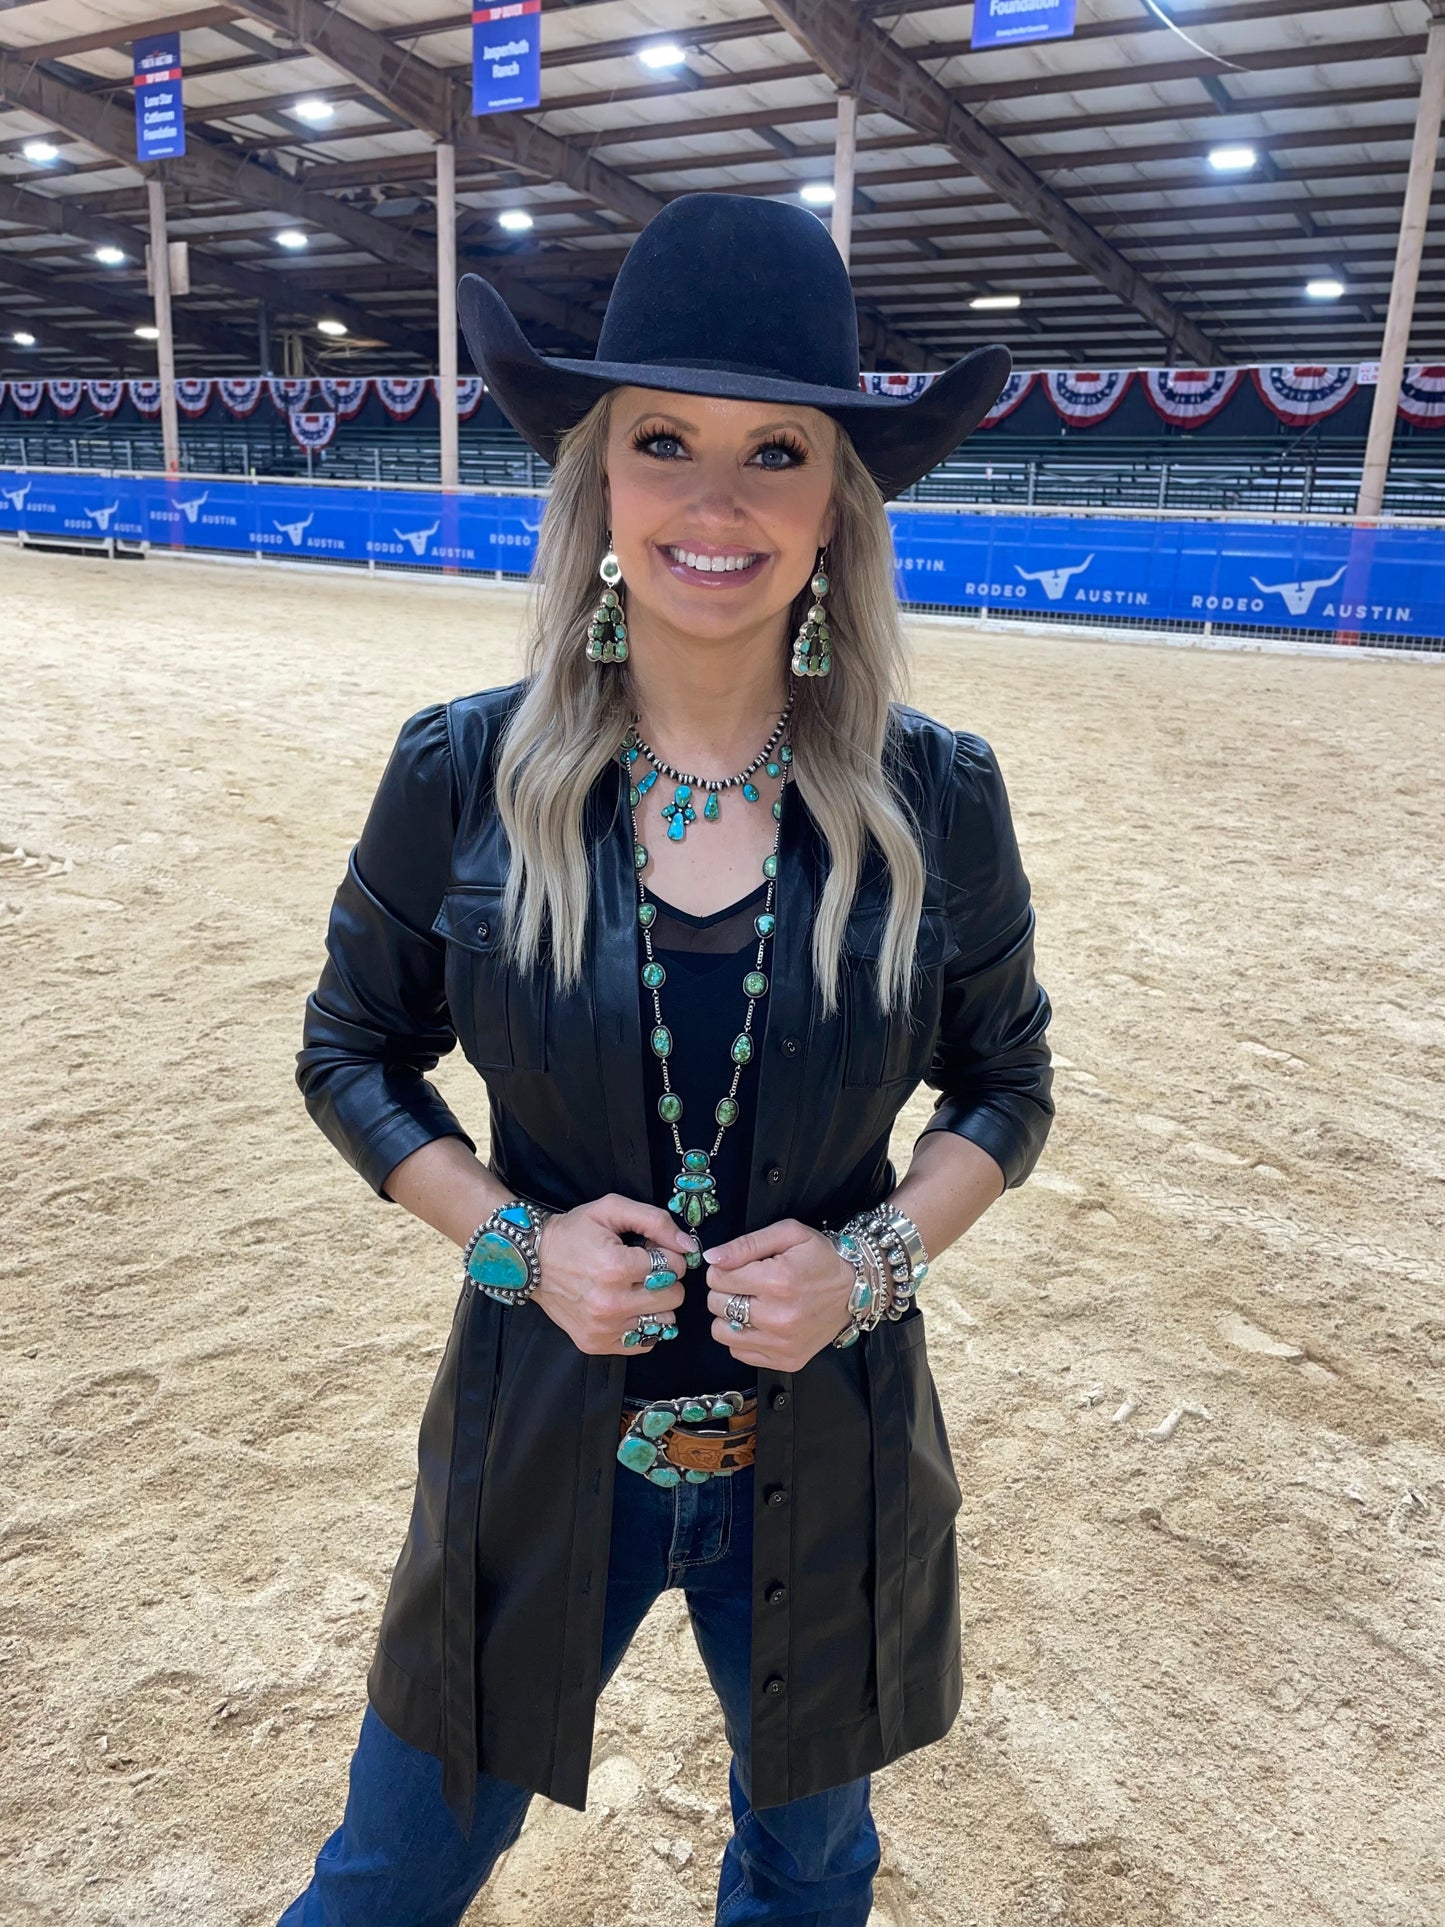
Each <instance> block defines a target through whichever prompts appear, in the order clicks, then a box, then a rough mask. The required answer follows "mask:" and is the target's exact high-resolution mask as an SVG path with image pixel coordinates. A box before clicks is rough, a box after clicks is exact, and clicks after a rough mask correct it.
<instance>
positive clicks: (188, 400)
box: [176, 375, 215, 421]
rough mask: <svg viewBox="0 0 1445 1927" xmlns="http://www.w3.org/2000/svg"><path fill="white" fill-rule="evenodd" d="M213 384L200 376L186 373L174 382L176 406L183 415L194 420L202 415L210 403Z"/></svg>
mask: <svg viewBox="0 0 1445 1927" xmlns="http://www.w3.org/2000/svg"><path fill="white" fill-rule="evenodd" d="M214 387H215V384H214V383H213V382H210V381H206V380H204V379H202V378H201V377H200V376H196V375H187V376H185V377H184V379H182V380H180V381H178V382H177V383H176V406H177V408H179V409H180V411H181V413H182V414H183V415H189V416H190V417H191V419H192V420H193V421H194V420H195V419H196V418H197V417H199V416H201V415H204V414H205V412H206V410H207V409H208V408H209V407H210V405H211V394H212V391H213V389H214Z"/></svg>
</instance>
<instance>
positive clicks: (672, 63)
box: [637, 40, 687, 73]
mask: <svg viewBox="0 0 1445 1927" xmlns="http://www.w3.org/2000/svg"><path fill="white" fill-rule="evenodd" d="M637 58H638V59H639V60H640V61H641V62H642V64H643V66H644V67H651V68H652V69H653V71H654V72H655V73H656V72H665V71H666V70H667V69H668V68H669V67H680V66H681V65H682V63H683V61H685V60H686V59H687V49H686V48H685V47H679V46H678V44H677V42H676V41H675V40H659V41H655V42H654V43H653V45H652V46H650V47H639V48H638V50H637Z"/></svg>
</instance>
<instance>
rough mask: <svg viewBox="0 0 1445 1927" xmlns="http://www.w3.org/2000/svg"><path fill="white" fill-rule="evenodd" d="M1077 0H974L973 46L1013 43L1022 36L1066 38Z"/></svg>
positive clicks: (1010, 45) (970, 43)
mask: <svg viewBox="0 0 1445 1927" xmlns="http://www.w3.org/2000/svg"><path fill="white" fill-rule="evenodd" d="M1075 5H1076V0H974V8H973V35H972V38H971V39H970V41H969V45H970V46H972V47H1012V46H1015V45H1017V43H1018V42H1019V41H1021V40H1069V39H1071V38H1072V37H1073V32H1074V11H1075Z"/></svg>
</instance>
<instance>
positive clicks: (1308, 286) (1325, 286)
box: [1305, 275, 1345, 301]
mask: <svg viewBox="0 0 1445 1927" xmlns="http://www.w3.org/2000/svg"><path fill="white" fill-rule="evenodd" d="M1344 291H1345V284H1344V282H1343V281H1336V280H1335V278H1334V276H1333V275H1324V276H1322V277H1321V279H1320V280H1318V281H1306V282H1305V293H1306V294H1307V295H1308V296H1309V298H1310V300H1311V301H1338V300H1339V298H1340V296H1341V295H1342V294H1343V293H1344Z"/></svg>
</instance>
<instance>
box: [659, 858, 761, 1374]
mask: <svg viewBox="0 0 1445 1927" xmlns="http://www.w3.org/2000/svg"><path fill="white" fill-rule="evenodd" d="M767 887H768V886H767V884H766V883H765V882H764V883H760V884H759V885H758V887H757V889H756V890H753V891H751V892H750V893H749V894H748V895H747V896H746V897H742V898H740V899H739V901H738V902H736V903H732V904H729V905H727V906H726V908H724V909H722V910H715V911H713V913H712V914H711V915H710V916H706V917H695V916H692V915H690V914H689V913H688V912H687V911H686V910H677V909H674V908H673V907H672V905H671V904H667V903H664V902H663V901H662V900H661V898H660V897H657V896H654V895H653V893H652V891H650V890H649V891H648V893H647V894H648V896H649V898H650V899H651V901H652V902H654V903H655V904H656V905H657V918H656V921H655V922H654V924H653V926H652V949H653V954H654V956H655V957H656V958H657V961H658V962H659V963H660V964H661V965H662V966H663V968H664V969H665V970H666V972H667V981H666V982H665V983H664V984H663V985H662V988H661V990H660V991H659V993H658V995H659V998H660V999H661V1003H662V1021H663V1022H664V1023H665V1024H666V1025H667V1027H668V1029H669V1030H670V1031H671V1032H672V1037H673V1047H672V1055H671V1057H670V1058H669V1060H668V1068H669V1072H670V1074H671V1078H672V1088H673V1090H674V1091H675V1092H676V1093H677V1095H678V1096H679V1097H680V1098H681V1099H682V1117H681V1118H680V1119H679V1121H678V1126H677V1128H678V1134H679V1135H680V1137H681V1138H682V1142H683V1148H684V1149H685V1150H689V1151H690V1150H692V1149H694V1147H696V1148H699V1149H701V1150H704V1151H707V1150H710V1149H711V1148H712V1141H713V1139H714V1138H715V1137H716V1136H717V1119H716V1118H715V1117H714V1116H713V1110H714V1107H715V1106H716V1104H717V1101H718V1099H719V1098H720V1097H725V1096H726V1095H727V1089H728V1085H729V1083H730V1082H731V1079H732V1073H733V1061H732V1057H731V1056H730V1054H729V1053H730V1051H731V1048H732V1041H733V1039H734V1038H735V1037H736V1036H737V1034H738V1032H739V1031H740V1030H741V1029H742V1027H743V1019H744V1017H745V1016H746V1015H747V1008H748V998H747V992H746V991H745V990H744V989H743V978H744V976H745V975H746V974H747V972H748V971H749V970H751V969H752V968H753V963H754V960H755V959H756V957H757V947H758V935H757V932H756V930H754V928H753V918H754V917H755V916H756V915H757V914H758V912H759V911H760V910H761V909H762V907H763V902H764V899H765V897H766V894H767ZM637 954H638V970H639V980H638V981H639V991H640V995H641V1008H642V1035H643V1038H644V1040H646V1039H647V1038H648V1037H649V1036H650V1035H651V1033H652V1026H653V1010H652V992H651V991H650V990H648V989H647V988H646V987H645V986H644V985H642V983H641V975H640V973H641V966H642V956H643V950H642V943H641V938H640V936H639V940H638V945H637ZM771 962H772V947H771V945H769V948H768V951H767V953H766V954H765V956H764V958H763V969H764V971H767V969H768V968H769V966H770V964H771ZM767 1010H768V998H767V996H766V994H765V995H763V996H762V997H760V998H759V999H758V1004H757V1008H756V1010H754V1012H753V1060H752V1062H751V1063H750V1064H744V1066H743V1071H742V1076H741V1078H740V1079H739V1080H738V1099H737V1101H738V1119H737V1122H736V1123H735V1124H730V1125H729V1126H728V1128H727V1130H726V1131H724V1133H723V1141H722V1146H721V1148H720V1149H719V1151H718V1154H717V1157H716V1158H715V1159H714V1161H713V1165H712V1170H713V1175H714V1176H715V1177H716V1179H717V1198H718V1203H719V1204H720V1206H721V1207H722V1208H721V1209H720V1210H719V1211H718V1212H717V1213H716V1214H715V1216H713V1217H711V1218H707V1219H705V1220H704V1221H703V1223H702V1225H701V1226H700V1227H699V1234H700V1236H701V1238H702V1241H703V1243H704V1244H705V1245H716V1244H722V1243H724V1242H725V1241H726V1240H727V1239H729V1238H734V1237H736V1236H737V1235H738V1233H739V1232H740V1231H742V1230H743V1229H744V1228H745V1226H744V1218H743V1205H744V1202H745V1201H746V1196H747V1176H748V1169H749V1166H750V1164H751V1161H752V1148H753V1123H754V1119H755V1117H756V1114H757V1086H758V1064H759V1057H760V1047H761V1044H762V1038H763V1027H764V1024H765V1022H766V1019H767ZM646 1065H647V1068H646V1088H647V1117H648V1126H647V1130H648V1145H649V1148H650V1150H651V1153H652V1197H653V1200H654V1201H655V1202H657V1203H658V1204H662V1205H666V1203H667V1200H668V1199H669V1198H670V1197H671V1196H672V1186H673V1179H674V1178H675V1177H676V1176H677V1173H678V1169H679V1165H678V1157H677V1147H676V1145H675V1144H674V1143H673V1141H672V1131H671V1129H670V1127H669V1126H668V1125H666V1124H665V1123H664V1122H663V1120H662V1119H661V1118H660V1117H659V1116H658V1115H657V1100H658V1098H659V1097H661V1095H662V1066H661V1064H660V1063H659V1062H658V1059H657V1058H656V1057H655V1056H654V1055H653V1053H652V1051H651V1050H650V1049H649V1050H647V1052H646ZM681 1277H682V1280H683V1283H684V1285H685V1287H686V1291H687V1297H686V1299H685V1300H684V1302H683V1303H682V1304H681V1305H680V1306H679V1307H678V1310H677V1313H676V1317H677V1324H678V1335H677V1337H676V1338H672V1339H669V1340H668V1341H667V1342H666V1343H665V1344H663V1343H659V1344H657V1345H654V1346H652V1347H651V1348H650V1350H648V1351H643V1352H636V1353H634V1354H633V1355H632V1356H631V1357H630V1358H629V1359H628V1361H627V1376H626V1381H625V1392H626V1395H627V1396H628V1397H631V1398H678V1397H680V1396H682V1395H683V1394H684V1393H691V1392H727V1391H746V1390H748V1389H749V1388H750V1387H751V1386H752V1385H753V1384H754V1383H755V1382H756V1374H757V1367H756V1366H753V1365H742V1364H739V1363H738V1361H737V1359H735V1358H734V1357H733V1355H732V1353H731V1352H730V1351H729V1350H728V1349H727V1347H726V1346H725V1345H719V1344H718V1343H717V1341H716V1340H715V1339H714V1338H713V1336H712V1320H713V1313H712V1312H710V1311H709V1310H708V1307H707V1282H706V1281H707V1269H706V1267H705V1266H701V1267H699V1268H698V1270H696V1271H684V1272H682V1273H681Z"/></svg>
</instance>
